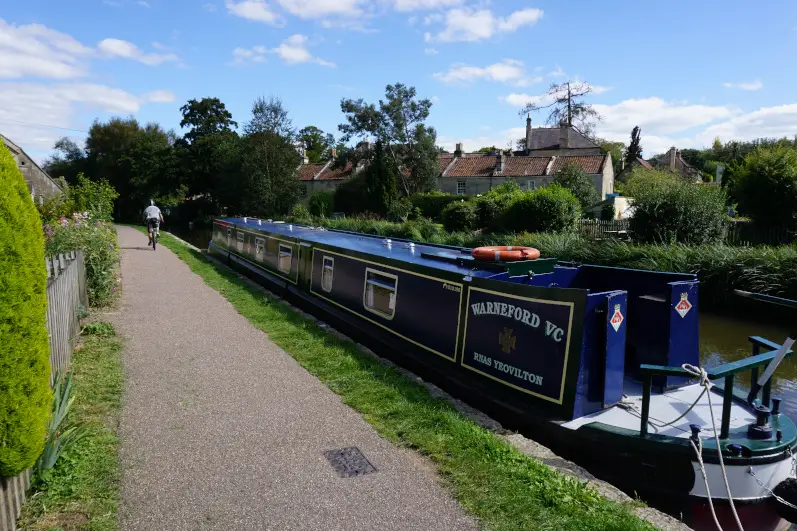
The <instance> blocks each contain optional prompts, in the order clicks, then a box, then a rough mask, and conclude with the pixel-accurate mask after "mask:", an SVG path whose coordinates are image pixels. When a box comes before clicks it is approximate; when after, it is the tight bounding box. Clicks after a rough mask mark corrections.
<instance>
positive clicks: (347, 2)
mask: <svg viewBox="0 0 797 531" xmlns="http://www.w3.org/2000/svg"><path fill="white" fill-rule="evenodd" d="M277 1H278V2H279V4H280V6H282V8H283V9H284V10H285V11H287V12H288V13H290V14H292V15H294V16H297V17H299V18H303V19H313V18H324V17H329V16H337V17H341V16H342V17H359V16H360V15H362V14H363V11H362V9H361V7H360V6H361V4H365V3H367V2H365V1H364V0H277Z"/></svg>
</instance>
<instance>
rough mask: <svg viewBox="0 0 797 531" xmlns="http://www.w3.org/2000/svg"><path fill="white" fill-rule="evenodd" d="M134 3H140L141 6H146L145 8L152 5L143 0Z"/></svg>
mask: <svg viewBox="0 0 797 531" xmlns="http://www.w3.org/2000/svg"><path fill="white" fill-rule="evenodd" d="M136 4H137V5H140V6H141V7H146V8H150V7H152V6H151V5H149V2H145V1H144V0H138V2H136Z"/></svg>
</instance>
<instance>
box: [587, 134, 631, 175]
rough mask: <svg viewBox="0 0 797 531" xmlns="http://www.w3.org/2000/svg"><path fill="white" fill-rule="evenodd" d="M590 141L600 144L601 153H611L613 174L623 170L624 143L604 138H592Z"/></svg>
mask: <svg viewBox="0 0 797 531" xmlns="http://www.w3.org/2000/svg"><path fill="white" fill-rule="evenodd" d="M592 141H593V142H595V143H596V144H598V146H600V148H601V154H602V155H606V154H607V153H608V154H611V156H612V166H613V167H614V174H615V175H617V174H619V173H620V172H621V171H622V170H623V152H624V151H625V144H623V143H622V142H612V141H610V140H604V139H603V138H593V139H592Z"/></svg>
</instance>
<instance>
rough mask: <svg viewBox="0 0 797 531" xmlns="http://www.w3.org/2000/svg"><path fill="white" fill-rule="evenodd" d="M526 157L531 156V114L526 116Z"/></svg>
mask: <svg viewBox="0 0 797 531" xmlns="http://www.w3.org/2000/svg"><path fill="white" fill-rule="evenodd" d="M526 155H531V114H530V113H529V114H527V115H526Z"/></svg>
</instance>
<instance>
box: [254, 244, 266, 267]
mask: <svg viewBox="0 0 797 531" xmlns="http://www.w3.org/2000/svg"><path fill="white" fill-rule="evenodd" d="M265 250H266V240H264V239H263V238H255V258H256V259H257V260H260V261H261V262H262V261H263V255H264V254H265V252H264V251H265Z"/></svg>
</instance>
